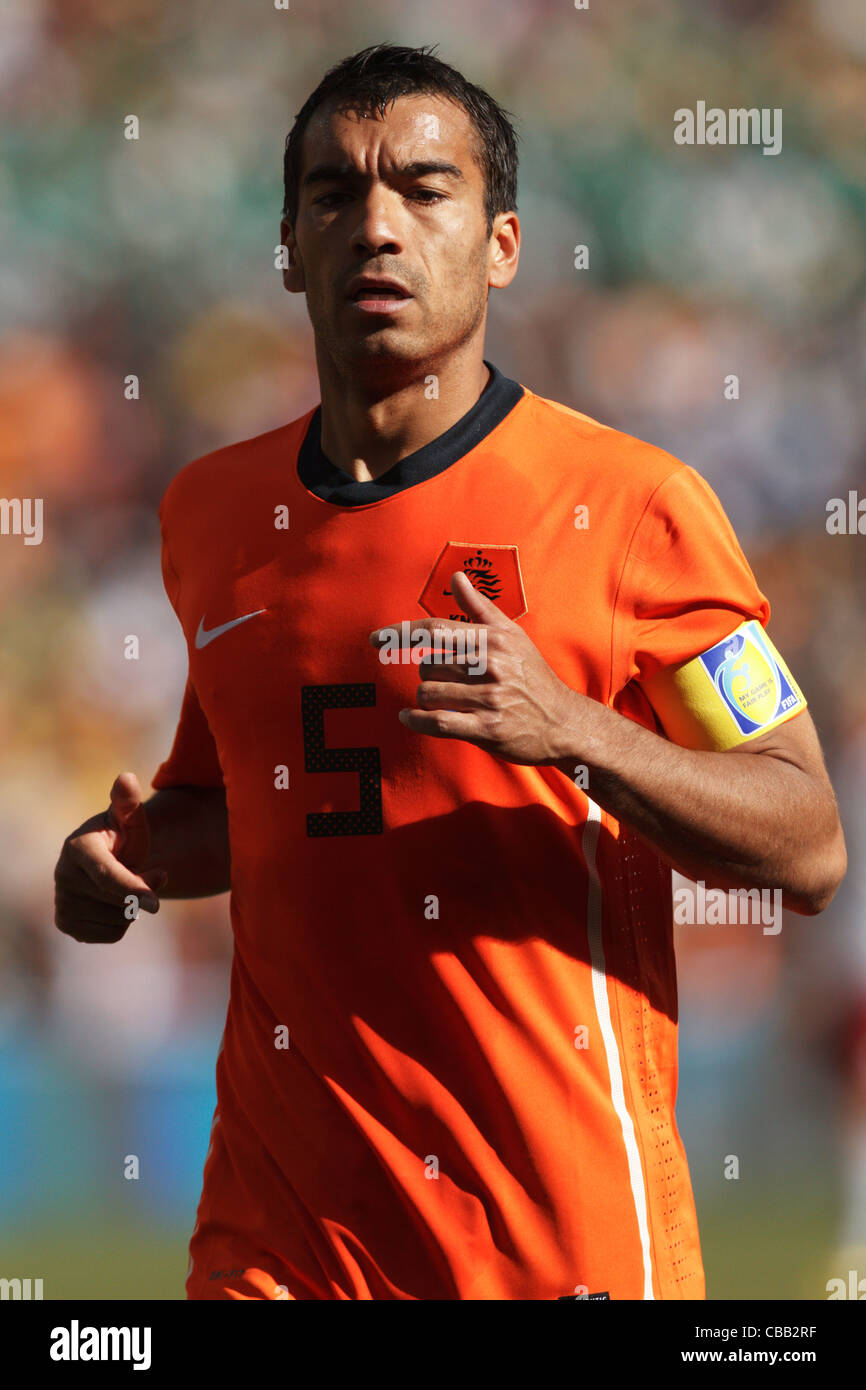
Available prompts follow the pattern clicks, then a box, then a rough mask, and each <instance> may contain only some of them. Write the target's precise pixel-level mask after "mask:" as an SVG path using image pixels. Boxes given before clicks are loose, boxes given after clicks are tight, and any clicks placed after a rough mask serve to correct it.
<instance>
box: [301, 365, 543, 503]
mask: <svg viewBox="0 0 866 1390" xmlns="http://www.w3.org/2000/svg"><path fill="white" fill-rule="evenodd" d="M485 366H487V367H489V368H490V380H489V381H488V383H487V385H486V386H485V388H484V390H483V391H482V392H481V395H480V396H479V397H478V400H477V401H476V402H475V404H474V405H473V406H472V408H471V410H467V412H466V414H465V415H464V416H463V417H462V418H461V419H460V420H458V421H457V423H456V424H454V425H452V426H451V428H450V429H447V430H446V431H445V433H444V434H440V435H439V438H438V439H431V441H430V443H429V444H425V445H424V446H423V448H421V449H416V450H415V453H414V454H407V455H406V457H405V458H402V459H400V461H399V462H398V463H395V464H394V466H393V467H392V468H389V469H388V471H387V473H383V474H382V476H381V477H379V478H374V479H373V480H372V481H371V482H366V483H357V482H355V480H354V478H350V477H349V474H348V473H344V472H343V470H342V468H338V467H337V466H336V464H333V463H332V462H331V460H330V459H329V458H326V457H325V455H324V454H323V453H322V407H321V405H317V406H316V409H315V410H314V412H313V416H312V419H311V420H310V423H309V425H308V427H307V432H306V434H305V436H304V440H303V443H302V444H301V448H300V451H299V453H298V477H299V478H300V480H301V482H302V483H303V484H304V487H306V488H308V489H309V491H310V492H313V493H315V495H316V496H317V497H321V499H322V501H323V502H333V503H334V504H335V505H336V506H339V507H361V506H364V505H365V504H366V503H368V502H378V501H380V500H381V499H382V498H383V497H393V496H394V494H395V493H397V492H403V491H405V489H406V488H408V487H414V486H415V484H416V483H423V482H425V481H426V480H427V479H428V478H434V477H435V476H436V474H437V473H443V472H444V471H445V469H446V468H450V466H451V464H452V463H456V462H457V460H458V459H461V458H462V457H463V455H464V454H468V453H469V451H470V449H474V448H475V446H476V445H477V444H480V442H481V440H482V439H484V438H485V437H486V436H487V435H488V434H490V432H491V430H493V429H495V428H496V426H497V425H498V424H499V423H500V422H501V421H502V420H504V419H505V417H506V415H507V414H508V413H509V411H511V410H513V409H514V407H515V405H516V404H517V402H518V401H519V400H520V398H521V397H522V395H523V387H522V386H521V385H520V383H519V382H517V381H512V379H511V377H508V376H503V374H502V372H500V371H499V369H498V368H497V367H494V365H493V363H492V362H488V361H487V360H486V358H485Z"/></svg>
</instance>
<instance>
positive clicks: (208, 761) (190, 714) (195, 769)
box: [150, 499, 224, 791]
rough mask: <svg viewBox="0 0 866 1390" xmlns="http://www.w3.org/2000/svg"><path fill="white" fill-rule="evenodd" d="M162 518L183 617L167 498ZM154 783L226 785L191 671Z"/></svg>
mask: <svg viewBox="0 0 866 1390" xmlns="http://www.w3.org/2000/svg"><path fill="white" fill-rule="evenodd" d="M160 522H161V526H162V578H163V583H164V585H165V591H166V593H167V594H168V598H169V602H170V603H171V606H172V608H173V609H174V611H175V613H176V614H177V616H178V620H179V619H180V614H179V613H178V598H179V594H180V579H179V577H178V574H177V571H176V570H175V568H174V565H173V563H172V559H171V555H170V553H169V548H168V541H167V539H166V527H165V499H163V502H162V503H161V505H160ZM150 785H151V786H152V787H154V788H155V789H156V790H157V791H159V790H161V789H162V788H163V787H181V786H186V787H221V786H223V785H224V783H223V774H222V767H221V766H220V760H219V755H218V753H217V747H216V743H215V742H214V737H213V734H212V733H211V730H210V725H209V724H208V722H207V718H206V716H205V714H204V711H203V710H202V707H201V705H200V704H199V700H198V696H197V694H196V691H195V686H194V685H193V683H192V678H191V676H190V675H189V674H187V679H186V686H185V688H184V692H183V699H182V701H181V707H180V717H179V719H178V722H177V728H176V730H175V734H174V743H173V744H172V748H171V752H170V753H169V755H168V757H167V758H166V759H165V761H164V762H162V763H160V765H159V767H158V768H157V770H156V773H155V774H154V777H153V779H152V780H151V784H150Z"/></svg>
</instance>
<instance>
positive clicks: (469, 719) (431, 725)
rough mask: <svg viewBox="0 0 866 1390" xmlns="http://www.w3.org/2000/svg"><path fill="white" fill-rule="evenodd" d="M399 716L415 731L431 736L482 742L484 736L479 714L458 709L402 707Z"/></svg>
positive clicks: (408, 727) (401, 720)
mask: <svg viewBox="0 0 866 1390" xmlns="http://www.w3.org/2000/svg"><path fill="white" fill-rule="evenodd" d="M397 717H398V719H399V720H400V723H401V724H405V726H406V728H407V729H411V731H412V732H413V733H415V734H428V735H429V736H430V737H431V738H461V739H465V741H466V742H467V743H480V741H481V739H482V738H483V737H484V735H483V734H482V732H481V727H480V725H479V723H478V716H477V714H467V713H464V712H462V711H457V710H430V711H425V710H419V709H401V710H400V713H399V714H398V716H397Z"/></svg>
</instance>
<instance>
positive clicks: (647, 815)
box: [56, 45, 845, 1300]
mask: <svg viewBox="0 0 866 1390" xmlns="http://www.w3.org/2000/svg"><path fill="white" fill-rule="evenodd" d="M284 173H285V207H284V219H283V223H282V241H283V244H284V246H285V248H286V264H285V269H284V271H283V278H284V283H285V287H286V289H287V290H288V291H289V292H291V293H303V294H305V295H306V300H307V307H308V311H309V315H310V320H311V323H312V327H313V331H314V336H315V351H316V363H317V368H318V375H319V381H320V387H321V403H320V404H319V405H317V406H316V407H315V408H314V409H311V410H309V411H307V413H306V414H304V415H303V416H302V417H301V418H300V419H298V420H294V421H292V422H291V423H290V424H287V425H284V426H282V427H280V428H278V429H275V430H270V431H269V432H267V433H265V434H261V435H259V436H257V437H256V438H254V439H251V440H246V441H244V442H242V443H239V444H233V445H230V446H228V447H226V448H221V449H218V450H216V451H215V452H213V453H211V454H208V455H207V456H205V457H203V458H199V459H196V460H194V461H193V462H191V463H189V464H188V465H187V466H186V467H184V468H183V469H181V471H180V472H179V473H178V474H177V476H176V477H175V478H174V479H173V481H172V482H171V484H170V485H169V487H168V488H167V490H166V492H165V495H164V497H163V500H162V504H161V507H160V519H161V524H162V537H163V552H162V553H163V574H164V579H165V586H166V590H167V593H168V596H169V598H170V600H171V603H172V605H173V607H174V609H175V611H176V613H177V616H178V619H179V621H180V623H181V625H182V628H183V631H184V634H185V636H186V640H187V644H188V649H189V678H188V681H187V685H186V690H185V693H184V697H183V704H182V708H181V713H180V720H179V724H178V728H177V732H176V736H175V740H174V745H173V747H172V749H171V752H170V754H169V756H168V758H167V760H166V761H165V762H163V764H162V765H161V766H160V768H159V769H158V770H157V772H156V775H155V776H154V778H153V782H152V785H153V787H154V788H155V789H156V791H155V795H153V796H151V797H150V798H149V799H148V800H147V801H146V802H143V801H142V799H141V789H140V787H139V784H138V782H137V780H136V778H135V777H134V776H133V775H132V774H129V773H127V774H123V775H122V776H121V777H119V778H118V779H117V781H116V782H115V784H114V787H113V788H112V793H111V808H110V809H109V810H108V811H107V812H103V813H101V814H99V815H97V816H94V817H93V818H92V819H91V820H89V821H87V822H86V823H85V824H84V825H83V826H81V827H79V829H78V830H77V831H75V832H74V833H73V834H72V835H71V836H70V837H69V839H68V840H67V841H66V843H65V845H64V847H63V851H62V854H61V858H60V861H59V863H58V866H57V870H56V880H57V925H58V926H59V927H60V929H61V930H62V931H64V932H67V933H69V934H70V935H72V936H74V937H76V938H77V939H78V940H80V941H115V940H118V939H119V938H120V937H121V936H122V935H123V933H124V931H125V930H126V929H127V928H128V926H129V921H128V920H127V917H126V916H125V915H124V914H125V906H126V910H128V904H129V901H130V900H131V901H132V902H133V904H136V903H137V902H139V901H140V904H141V906H143V907H144V908H145V910H147V911H155V910H156V908H157V906H158V899H159V896H160V894H162V896H165V897H178V898H180V897H196V896H203V895H207V894H214V893H220V892H224V891H226V890H228V889H229V888H230V889H231V899H230V911H231V921H232V927H233V931H234V958H233V967H232V980H231V999H230V1004H229V1009H228V1015H227V1019H226V1026H225V1033H224V1036H223V1041H222V1046H221V1048H220V1052H219V1057H218V1061H217V1109H216V1113H215V1116H214V1124H213V1129H212V1133H211V1143H210V1148H209V1151H208V1156H207V1160H206V1163H205V1170H204V1184H203V1191H202V1197H201V1202H200V1205H199V1210H198V1221H197V1225H196V1228H195V1231H194V1233H193V1236H192V1241H191V1246H190V1257H191V1258H190V1270H189V1274H188V1277H187V1294H188V1297H189V1298H192V1299H209V1298H221V1299H229V1298H233V1299H240V1298H290V1299H557V1298H573V1297H584V1296H585V1297H590V1298H592V1297H596V1298H611V1299H617V1300H620V1299H654V1298H656V1299H681V1298H703V1297H704V1278H703V1270H702V1264H701V1255H700V1245H699V1238H698V1230H697V1222H696V1217H695V1208H694V1201H693V1197H692V1192H691V1185H690V1180H689V1174H688V1168H687V1163H686V1157H685V1154H684V1151H683V1146H682V1142H681V1140H680V1136H679V1133H678V1130H677V1126H676V1122H675V1117H674V1106H675V1099H676V1084H677V1025H676V1019H677V1004H676V979H675V965H674V951H673V944H672V892H671V878H670V868H671V866H672V865H673V866H675V867H676V868H677V869H679V870H680V871H681V872H682V873H684V874H685V875H687V876H688V877H689V878H692V879H694V880H697V881H699V882H701V883H703V885H704V888H705V890H706V892H710V891H711V890H718V891H721V892H723V893H727V892H731V891H734V892H736V891H739V890H758V896H760V890H761V889H767V888H769V889H775V890H778V891H779V893H780V894H781V900H782V902H783V903H784V904H785V905H786V906H787V907H789V908H790V909H792V910H793V911H795V912H800V913H806V914H814V913H817V912H820V911H821V910H822V909H823V908H824V907H825V906H826V905H827V903H828V902H829V901H830V899H831V897H832V896H833V893H834V892H835V890H836V888H837V886H838V884H839V882H840V880H841V878H842V876H843V874H844V871H845V849H844V842H843V837H842V832H841V829H840V826H839V820H838V815H837V811H836V804H835V799H834V796H833V792H832V789H831V787H830V784H829V782H828V779H827V775H826V771H825V768H824V763H823V759H822V756H821V752H820V748H819V744H818V740H817V736H816V733H815V729H814V726H813V723H812V720H811V717H810V715H809V712H808V710H807V709H806V700H805V697H804V695H803V693H802V691H801V690H800V688H799V686H798V685H797V683H796V681H795V679H794V676H793V674H792V673H791V672H790V671H789V670H788V668H787V667H786V665H785V663H784V661H783V659H782V657H781V656H780V655H779V653H778V652H777V651H776V650H775V647H774V646H773V644H772V641H771V639H770V637H769V635H768V633H767V631H766V625H767V621H768V617H769V604H768V602H767V599H766V598H765V596H764V595H763V594H762V593H761V591H760V590H759V589H758V587H757V584H756V582H755V579H754V577H753V575H752V572H751V570H750V568H749V565H748V563H747V561H746V560H745V558H744V556H743V554H742V551H741V549H740V547H739V545H738V543H737V540H736V538H735V536H734V534H733V531H732V530H731V527H730V525H729V523H728V521H727V519H726V517H725V515H724V513H723V511H722V509H721V507H720V505H719V503H718V501H717V500H716V498H715V496H714V494H713V493H712V491H711V490H710V488H709V487H708V486H707V484H706V483H705V482H703V480H702V479H701V478H700V477H699V476H698V475H697V474H696V473H695V472H694V471H693V470H692V469H691V468H689V467H688V466H687V465H686V464H684V463H681V462H680V461H679V460H677V459H675V458H672V457H671V456H670V455H669V454H667V453H665V452H664V451H663V450H661V449H659V448H656V447H653V446H652V445H650V444H646V443H643V442H641V441H639V440H636V439H633V438H631V437H629V436H627V435H624V434H622V433H620V432H618V431H617V430H614V429H611V428H609V427H607V426H605V425H603V424H599V423H598V422H596V421H594V420H592V419H589V418H588V417H586V416H584V415H581V414H579V413H578V412H577V411H574V410H571V409H568V408H567V407H565V406H563V405H560V404H558V403H556V402H554V401H549V400H546V399H544V398H542V397H540V396H537V395H536V394H535V393H533V392H532V391H531V390H529V389H528V388H526V387H524V386H522V385H521V384H519V383H518V382H516V381H513V380H511V379H510V378H508V377H507V376H505V375H504V374H503V373H502V372H501V371H500V370H499V369H498V368H497V367H496V365H495V364H494V363H492V362H490V361H488V360H486V359H485V357H484V334H485V324H486V313H487V297H488V294H489V291H490V289H491V288H493V289H498V290H504V289H506V288H507V286H508V285H509V284H510V283H511V281H512V279H513V278H514V275H515V274H516V271H517V262H518V252H519V245H520V227H519V222H518V218H517V215H516V212H515V208H516V201H517V199H516V173H517V158H516V143H515V136H514V132H513V130H512V128H511V125H510V123H509V120H508V118H507V116H506V114H505V113H504V112H503V111H502V110H501V108H500V107H499V106H498V105H497V104H496V102H495V101H494V100H493V99H492V98H491V97H490V96H488V95H487V94H486V93H485V92H483V91H481V90H480V89H479V88H477V87H475V86H473V85H472V84H470V83H469V82H467V81H466V79H465V78H463V77H462V76H461V74H459V73H458V72H456V71H455V70H454V69H453V68H451V67H449V66H448V65H447V64H444V63H443V62H441V61H440V60H439V59H437V58H435V57H434V56H433V55H432V54H431V53H430V52H428V51H426V50H423V49H409V48H400V47H396V46H393V45H378V46H376V47H375V48H372V49H367V50H365V51H364V52H362V53H359V54H356V55H354V56H353V57H350V58H348V59H346V60H345V61H344V62H342V63H340V64H339V65H338V66H337V67H335V68H333V69H332V70H331V71H330V72H329V73H328V74H326V76H325V78H324V79H323V81H322V83H321V84H320V86H319V87H318V88H317V89H316V91H315V92H314V93H313V95H312V96H311V97H310V98H309V99H308V101H307V102H306V104H305V105H304V107H303V108H302V110H301V112H300V114H299V116H298V118H297V121H296V123H295V126H294V129H293V130H292V133H291V135H290V137H289V139H288V142H287V146H286V154H285V170H284ZM425 644H426V645H425ZM419 656H421V657H423V658H424V659H423V660H422V662H421V664H419V663H418V659H417V658H418V657H419ZM142 929H143V928H142V925H141V923H139V924H138V925H137V927H136V930H142ZM756 930H760V927H756Z"/></svg>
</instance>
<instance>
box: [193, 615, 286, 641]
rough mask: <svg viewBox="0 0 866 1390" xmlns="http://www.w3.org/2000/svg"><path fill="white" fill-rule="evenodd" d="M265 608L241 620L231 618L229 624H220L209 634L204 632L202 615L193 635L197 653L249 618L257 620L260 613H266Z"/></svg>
mask: <svg viewBox="0 0 866 1390" xmlns="http://www.w3.org/2000/svg"><path fill="white" fill-rule="evenodd" d="M267 611H268V610H267V608H257V609H256V611H255V613H245V614H244V616H243V617H242V618H232V620H231V622H230V623H222V624H221V626H220V627H212V628H211V629H210V631H209V632H206V631H205V625H204V615H203V614H202V619H201V622H200V623H199V625H198V632H197V633H196V635H195V645H196V649H197V650H198V651H201V649H202V647H206V646H207V644H208V642H212V641H213V640H214V638H215V637H222V635H223V633H224V632H228V631H229V629H230V628H233V627H237V625H238V623H246V622H248V621H249V619H250V618H257V617H258V616H259V614H260V613H267Z"/></svg>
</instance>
